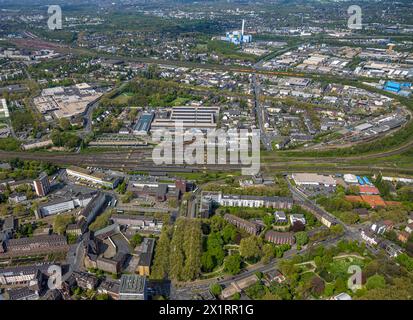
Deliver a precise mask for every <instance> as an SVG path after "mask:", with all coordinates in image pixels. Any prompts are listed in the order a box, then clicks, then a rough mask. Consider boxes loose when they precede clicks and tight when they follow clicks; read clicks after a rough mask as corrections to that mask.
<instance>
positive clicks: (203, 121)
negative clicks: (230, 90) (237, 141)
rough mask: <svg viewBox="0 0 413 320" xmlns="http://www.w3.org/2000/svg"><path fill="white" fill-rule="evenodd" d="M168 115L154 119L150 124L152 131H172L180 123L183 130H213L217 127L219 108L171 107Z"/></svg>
mask: <svg viewBox="0 0 413 320" xmlns="http://www.w3.org/2000/svg"><path fill="white" fill-rule="evenodd" d="M168 114H169V117H166V118H156V119H155V120H154V121H153V122H152V126H151V128H152V130H156V129H158V130H159V129H169V130H174V129H175V125H176V124H177V123H182V125H183V128H184V129H200V130H209V129H215V128H216V126H217V120H218V115H219V107H203V106H184V107H173V108H172V110H171V111H170V112H169V113H168Z"/></svg>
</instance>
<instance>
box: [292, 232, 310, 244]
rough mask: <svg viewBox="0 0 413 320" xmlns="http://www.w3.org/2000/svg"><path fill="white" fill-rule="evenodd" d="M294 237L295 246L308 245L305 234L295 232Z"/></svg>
mask: <svg viewBox="0 0 413 320" xmlns="http://www.w3.org/2000/svg"><path fill="white" fill-rule="evenodd" d="M294 236H295V241H296V243H297V245H299V246H303V245H306V244H307V243H308V235H307V232H305V231H300V232H297V233H296V234H295V235H294Z"/></svg>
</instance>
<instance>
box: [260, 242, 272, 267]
mask: <svg viewBox="0 0 413 320" xmlns="http://www.w3.org/2000/svg"><path fill="white" fill-rule="evenodd" d="M262 253H263V256H262V262H263V263H268V262H270V260H271V259H272V258H274V256H275V248H274V245H273V244H272V243H266V244H264V246H263V247H262Z"/></svg>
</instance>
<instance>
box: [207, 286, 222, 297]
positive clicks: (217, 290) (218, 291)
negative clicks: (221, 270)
mask: <svg viewBox="0 0 413 320" xmlns="http://www.w3.org/2000/svg"><path fill="white" fill-rule="evenodd" d="M209 289H210V291H211V293H212V294H213V295H214V296H216V297H218V296H219V295H220V294H221V292H222V287H221V285H220V284H219V283H214V284H212V285H211V287H210V288H209Z"/></svg>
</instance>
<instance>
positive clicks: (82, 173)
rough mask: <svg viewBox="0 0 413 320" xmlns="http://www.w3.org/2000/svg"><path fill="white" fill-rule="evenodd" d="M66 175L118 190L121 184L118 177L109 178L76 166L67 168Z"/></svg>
mask: <svg viewBox="0 0 413 320" xmlns="http://www.w3.org/2000/svg"><path fill="white" fill-rule="evenodd" d="M66 173H67V175H68V176H71V177H74V178H76V179H82V180H85V181H88V182H90V183H94V184H98V185H101V186H104V187H107V188H111V189H114V188H116V187H117V185H118V184H119V182H120V179H119V178H118V177H112V176H108V175H105V174H103V173H100V172H92V171H89V170H86V169H83V168H80V167H76V166H71V167H69V168H67V169H66Z"/></svg>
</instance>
